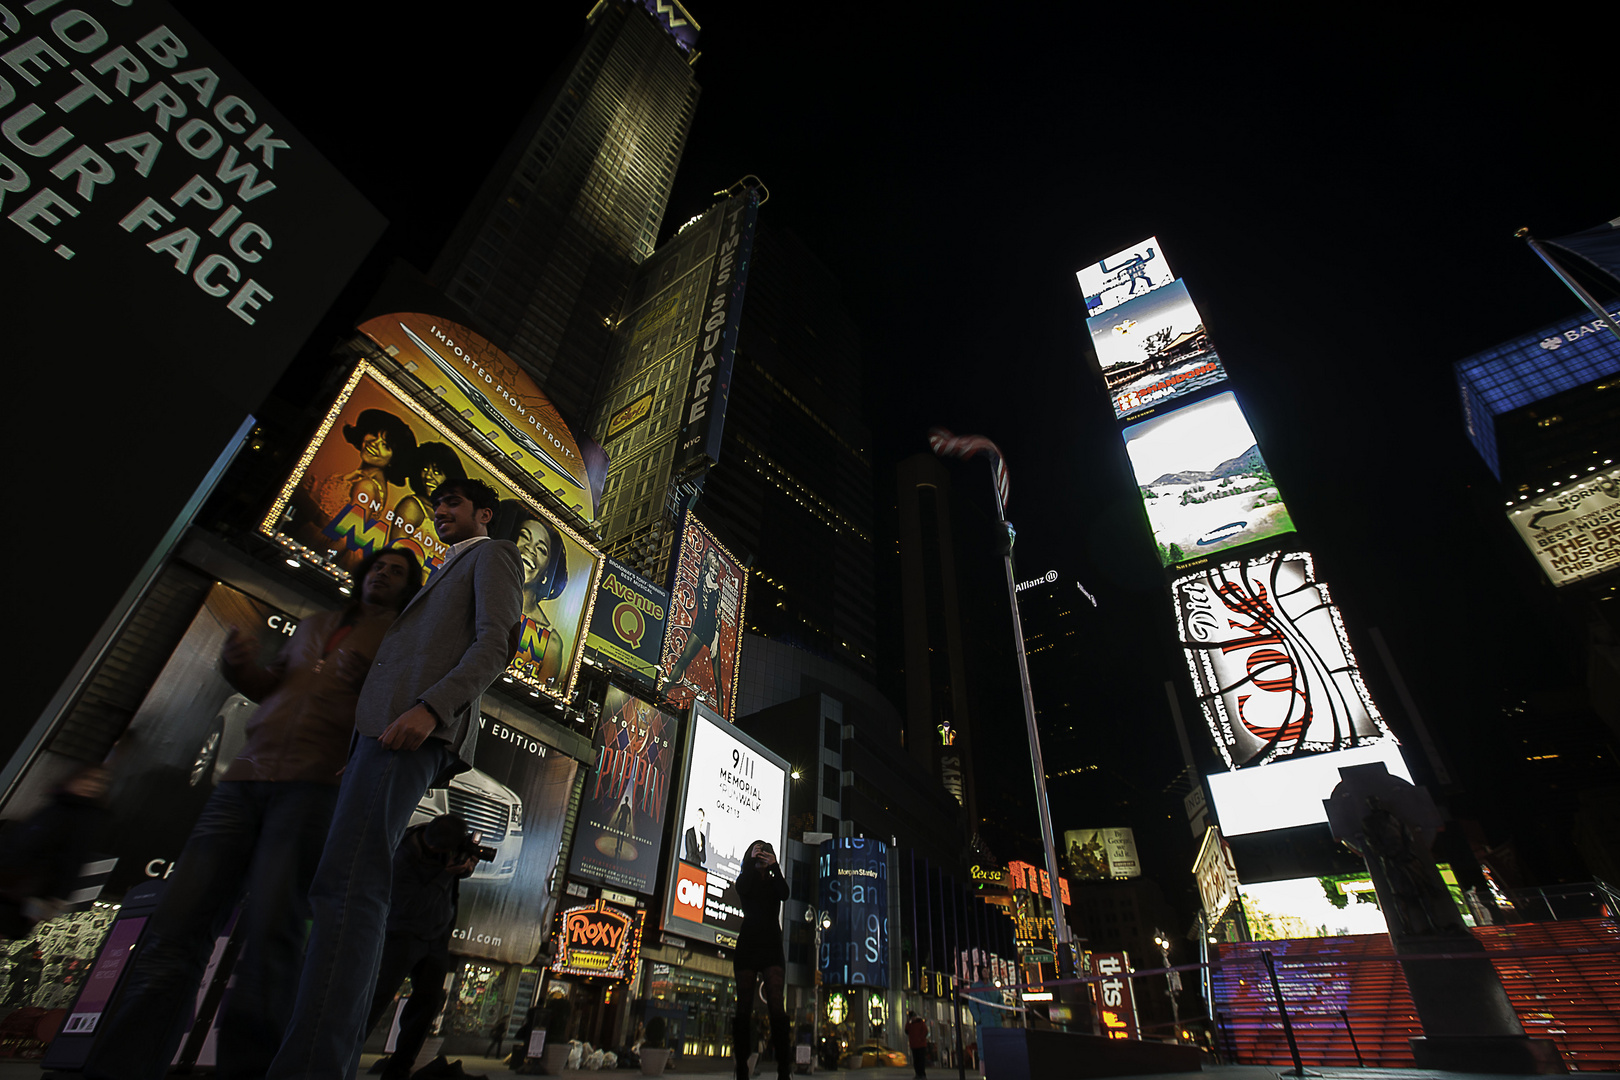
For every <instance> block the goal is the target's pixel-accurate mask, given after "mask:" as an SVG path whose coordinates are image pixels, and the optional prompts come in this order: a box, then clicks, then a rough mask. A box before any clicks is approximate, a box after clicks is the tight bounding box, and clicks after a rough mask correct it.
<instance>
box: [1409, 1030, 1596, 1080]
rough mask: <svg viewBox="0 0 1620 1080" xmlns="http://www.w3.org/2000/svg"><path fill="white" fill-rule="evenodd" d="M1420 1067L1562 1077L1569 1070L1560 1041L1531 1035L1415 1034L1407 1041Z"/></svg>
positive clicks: (1450, 1070)
mask: <svg viewBox="0 0 1620 1080" xmlns="http://www.w3.org/2000/svg"><path fill="white" fill-rule="evenodd" d="M1408 1042H1410V1043H1411V1044H1412V1056H1413V1057H1414V1058H1416V1059H1417V1065H1418V1068H1420V1069H1444V1070H1445V1071H1446V1072H1467V1073H1507V1074H1510V1075H1514V1076H1537V1075H1539V1076H1561V1075H1563V1074H1564V1073H1567V1072H1569V1069H1568V1067H1567V1066H1565V1065H1564V1059H1563V1057H1562V1056H1561V1055H1560V1054H1559V1053H1558V1044H1557V1043H1555V1042H1553V1041H1552V1040H1551V1039H1532V1038H1530V1037H1529V1036H1528V1035H1428V1036H1424V1035H1415V1036H1413V1037H1412V1038H1411V1039H1409V1040H1408Z"/></svg>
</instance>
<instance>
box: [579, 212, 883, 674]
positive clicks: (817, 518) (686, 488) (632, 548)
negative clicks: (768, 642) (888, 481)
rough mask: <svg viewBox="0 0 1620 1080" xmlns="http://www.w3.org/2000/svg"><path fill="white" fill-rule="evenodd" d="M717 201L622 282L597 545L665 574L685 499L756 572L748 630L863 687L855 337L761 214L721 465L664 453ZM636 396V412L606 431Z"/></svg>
mask: <svg viewBox="0 0 1620 1080" xmlns="http://www.w3.org/2000/svg"><path fill="white" fill-rule="evenodd" d="M744 197H746V196H744V195H738V196H734V197H733V199H737V198H744ZM767 197H768V196H767ZM730 201H732V200H728V202H730ZM763 205H764V200H761V206H762V207H763ZM726 206H727V203H721V204H719V205H717V206H716V207H715V208H713V209H711V210H710V211H708V212H707V213H706V214H704V215H702V216H700V217H698V218H695V219H693V221H692V222H689V223H688V224H687V225H686V226H684V227H683V228H682V230H681V231H680V232H679V233H677V234H676V236H675V237H673V238H672V239H671V240H669V241H667V242H666V243H665V244H664V245H663V246H661V247H660V248H659V250H658V252H657V253H656V254H654V256H653V257H652V258H650V259H648V260H647V261H646V262H645V263H644V264H643V265H642V267H641V268H640V270H639V271H638V273H637V275H636V277H635V280H634V282H633V284H632V285H631V287H630V292H629V302H628V303H627V306H626V308H625V311H624V314H623V317H622V318H621V319H620V321H619V324H618V328H617V331H616V336H615V340H614V344H613V348H612V354H611V355H612V359H611V361H610V363H609V365H608V375H607V378H606V379H605V380H604V386H603V388H602V393H601V396H600V398H599V402H598V405H597V407H596V409H595V411H594V413H593V417H592V426H591V428H590V430H591V431H592V433H593V434H594V435H595V437H596V438H597V439H598V440H600V441H602V443H603V445H604V446H605V447H606V448H607V450H608V453H609V455H610V457H611V458H612V459H613V462H614V475H613V477H612V478H611V479H610V480H609V484H608V488H607V491H606V495H605V497H604V500H603V507H604V509H603V514H602V517H603V520H604V524H605V528H604V537H605V541H606V546H607V549H608V551H609V552H610V553H611V554H613V555H614V556H615V557H617V558H620V559H623V560H624V561H625V562H627V563H629V564H630V565H631V566H634V567H636V568H637V569H638V570H639V571H640V572H641V573H643V574H645V575H647V576H649V577H651V578H653V580H662V579H663V578H665V577H666V576H667V575H668V572H669V560H670V558H671V556H672V554H673V547H672V544H673V536H674V525H675V520H676V514H677V513H678V511H679V510H680V508H681V507H682V506H685V505H691V504H693V503H694V502H695V504H696V510H697V514H698V516H699V517H700V518H701V519H702V520H703V522H704V523H705V524H706V525H708V526H710V527H711V528H713V529H714V530H715V532H716V534H717V535H718V536H720V537H721V538H722V540H724V542H725V543H726V544H727V546H728V547H729V548H730V549H731V550H732V551H734V552H735V553H736V554H737V555H738V556H739V557H740V558H743V559H744V560H745V561H748V562H749V563H750V565H751V567H752V569H751V573H752V574H753V580H752V581H751V583H750V589H749V593H750V595H749V605H748V612H747V624H748V630H749V631H750V632H751V633H753V634H759V635H763V636H765V637H769V638H772V639H777V640H781V641H785V642H788V643H791V644H793V645H796V646H799V647H801V648H804V649H807V650H809V651H811V652H814V653H816V654H818V655H821V656H825V657H828V658H831V659H833V660H836V661H838V662H839V663H842V664H845V665H847V666H849V667H850V669H851V670H853V671H854V672H856V673H857V674H859V675H860V676H862V677H863V678H867V679H870V678H871V677H872V676H873V673H874V671H875V668H874V660H873V656H874V653H875V652H876V636H877V634H876V625H875V624H876V614H875V605H874V602H873V591H874V573H875V571H874V554H873V546H872V531H873V527H872V464H871V457H870V454H871V449H870V439H869V429H868V427H867V425H866V421H865V419H864V417H863V415H862V408H861V383H862V370H861V350H860V336H859V334H858V332H857V330H856V328H855V324H854V321H853V320H852V319H851V318H850V316H849V313H848V312H847V310H846V309H845V307H844V305H843V301H842V299H841V296H840V286H839V284H838V281H837V279H836V278H835V277H834V275H833V273H832V271H831V270H830V269H829V268H828V267H827V266H826V265H825V264H823V263H822V262H821V261H820V260H819V259H818V258H817V257H816V256H815V254H814V253H812V252H811V251H810V249H809V248H808V247H806V246H805V244H804V243H803V242H802V241H801V240H800V239H799V238H798V237H796V236H794V235H793V234H792V233H790V232H787V231H785V230H780V229H774V228H772V227H771V225H770V222H769V209H768V208H763V209H761V211H760V216H759V225H758V229H757V232H756V234H755V237H754V242H753V245H752V250H751V252H750V253H749V259H748V267H747V274H748V277H747V289H746V293H745V295H744V297H743V301H742V315H741V325H740V327H739V330H738V335H737V346H736V354H735V359H734V366H733V368H732V376H731V384H730V387H729V400H728V402H727V404H726V406H725V417H724V421H725V422H724V429H723V435H722V439H721V443H720V453H719V458H718V460H717V461H715V462H713V463H708V464H707V467H706V468H705V467H704V463H692V464H689V465H688V466H686V467H683V466H682V462H681V456H680V454H679V452H678V448H677V447H676V446H675V440H676V437H677V435H678V434H679V433H680V430H681V426H682V423H683V420H684V414H685V406H686V404H687V400H686V391H687V382H688V380H687V377H686V376H687V373H688V372H689V371H690V369H691V361H692V356H693V353H694V349H695V344H694V343H695V342H696V341H697V340H699V339H700V338H701V337H702V336H703V327H704V315H705V314H706V312H705V311H704V310H703V309H702V306H701V301H702V298H703V296H704V288H705V280H704V274H703V271H704V270H705V269H706V268H707V267H708V266H709V265H710V264H711V263H712V261H713V259H714V258H715V255H716V251H717V247H716V243H717V241H718V232H717V231H716V226H715V221H716V220H717V218H718V217H719V216H722V215H724V214H725V213H726V209H725V208H726ZM648 394H652V395H653V396H652V399H651V401H650V402H648V403H647V405H646V408H645V411H644V414H643V415H641V416H640V418H639V419H637V420H636V421H635V422H634V424H633V425H632V426H629V427H625V428H622V429H620V428H617V427H616V418H619V417H621V416H623V415H624V413H625V410H626V409H629V408H631V406H633V405H636V404H637V403H638V402H640V401H642V400H643V399H645V398H646V396H647V395H648ZM699 492H701V494H699ZM745 655H746V654H745ZM745 663H746V661H745Z"/></svg>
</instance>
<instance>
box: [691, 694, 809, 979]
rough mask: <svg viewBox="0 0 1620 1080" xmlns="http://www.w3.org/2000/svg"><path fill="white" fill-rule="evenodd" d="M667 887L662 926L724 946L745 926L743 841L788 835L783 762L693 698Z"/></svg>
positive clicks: (778, 842)
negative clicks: (740, 891) (740, 880)
mask: <svg viewBox="0 0 1620 1080" xmlns="http://www.w3.org/2000/svg"><path fill="white" fill-rule="evenodd" d="M685 761H686V766H685V773H684V777H683V780H684V783H683V785H682V790H681V800H680V813H679V815H678V816H677V817H676V831H675V834H674V838H675V852H674V855H673V857H672V858H671V859H670V860H669V877H668V880H667V881H666V883H665V885H666V887H665V890H664V896H665V900H664V930H665V931H667V932H669V933H674V934H680V935H683V936H688V937H695V938H698V939H700V940H703V941H708V942H711V943H713V944H716V945H720V946H722V947H726V948H729V947H731V946H733V945H735V944H736V943H737V931H738V930H739V929H740V928H741V927H742V906H741V904H740V903H739V902H738V897H737V885H736V882H737V873H738V871H739V870H740V869H741V867H742V857H743V855H744V853H745V852H747V850H748V845H749V844H752V843H753V842H754V841H755V840H768V841H770V843H771V845H772V846H773V847H775V848H776V853H777V856H778V857H779V858H780V857H781V855H782V853H783V852H784V851H785V850H786V847H785V845H786V842H787V784H788V766H787V762H786V761H785V760H783V759H782V758H780V757H778V756H777V755H776V754H774V753H772V752H771V751H770V750H767V749H766V748H765V747H764V746H762V745H761V744H760V743H758V742H756V741H754V740H753V739H751V738H749V737H748V736H747V735H745V734H743V733H742V732H741V731H739V730H737V729H736V728H735V727H733V726H732V725H731V724H729V723H727V722H726V721H725V720H723V719H721V718H720V715H719V714H718V713H716V712H715V711H714V710H713V709H710V708H708V707H707V706H705V705H704V704H703V703H702V702H698V703H697V704H695V705H693V706H692V711H691V713H690V719H689V721H688V723H687V731H686V756H685Z"/></svg>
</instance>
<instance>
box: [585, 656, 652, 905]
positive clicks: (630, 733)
mask: <svg viewBox="0 0 1620 1080" xmlns="http://www.w3.org/2000/svg"><path fill="white" fill-rule="evenodd" d="M678 730H679V721H678V720H677V719H676V718H675V717H674V716H672V715H671V714H669V713H666V712H664V711H662V710H661V709H658V708H655V707H654V706H652V705H649V704H647V702H645V701H642V700H641V699H640V698H637V697H633V696H631V695H630V694H629V693H627V692H625V691H624V690H621V689H620V688H619V687H617V686H610V687H608V691H607V696H606V697H605V698H604V699H603V701H602V717H601V719H600V720H599V721H598V722H597V726H596V738H595V743H596V746H595V749H596V764H595V765H594V766H592V768H591V771H590V775H589V776H587V777H586V780H585V792H584V795H583V796H582V797H581V799H580V807H579V824H578V825H577V826H576V829H575V833H574V850H573V855H572V857H571V858H570V860H569V863H568V873H569V874H570V875H572V876H573V877H576V878H579V879H581V880H583V881H594V882H596V883H598V884H600V885H607V886H610V887H612V888H615V889H629V890H631V891H632V892H638V893H643V894H650V893H652V892H653V891H654V889H655V887H656V881H657V878H658V857H659V855H660V854H661V853H662V851H663V837H664V821H665V816H666V811H667V810H668V808H669V791H670V786H671V784H670V781H671V779H672V770H671V768H670V766H671V763H672V762H673V760H674V757H675V746H676V743H677V733H678Z"/></svg>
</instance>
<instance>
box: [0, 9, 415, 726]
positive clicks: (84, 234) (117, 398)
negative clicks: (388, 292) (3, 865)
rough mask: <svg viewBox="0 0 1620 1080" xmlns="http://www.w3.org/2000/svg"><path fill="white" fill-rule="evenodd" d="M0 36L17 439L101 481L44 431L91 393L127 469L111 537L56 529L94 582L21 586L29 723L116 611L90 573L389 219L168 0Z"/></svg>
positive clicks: (100, 453) (137, 556) (85, 452)
mask: <svg viewBox="0 0 1620 1080" xmlns="http://www.w3.org/2000/svg"><path fill="white" fill-rule="evenodd" d="M0 37H3V38H4V42H3V44H0V51H3V52H4V53H5V59H6V62H7V63H6V65H5V66H3V67H0V72H3V73H4V74H3V76H0V117H3V118H4V121H5V134H6V136H7V138H6V139H5V140H4V141H0V267H4V277H5V302H6V310H7V312H8V313H9V314H11V315H12V316H13V317H12V318H10V319H8V321H7V328H6V329H7V336H8V340H7V360H8V369H9V372H10V375H11V381H10V383H9V384H8V390H9V392H10V393H11V395H12V397H13V399H14V400H16V401H19V402H30V403H32V404H33V405H34V408H33V409H32V410H28V411H25V412H24V413H23V414H22V415H23V421H22V427H21V430H14V432H13V436H14V438H16V439H17V440H18V444H19V445H25V444H29V443H33V442H35V441H36V440H40V439H47V438H48V439H49V440H50V445H51V446H52V448H53V449H52V461H53V465H54V467H55V468H56V469H57V470H59V471H60V472H62V473H63V474H64V475H69V476H80V477H87V476H96V475H101V474H103V473H104V472H105V471H106V470H107V465H108V461H109V457H108V455H109V450H108V446H107V445H106V443H105V441H104V440H97V439H61V438H59V437H58V435H57V432H56V429H57V428H58V427H59V426H60V425H61V424H62V423H63V421H62V419H61V415H62V414H61V413H60V412H59V411H58V410H57V409H56V408H55V407H53V406H52V405H51V403H53V402H62V401H66V400H69V399H72V400H94V401H96V402H99V403H103V404H104V405H105V406H106V407H107V408H108V409H109V410H110V412H111V414H112V415H113V416H114V417H115V418H116V425H115V426H116V427H117V428H118V429H119V430H120V431H123V432H124V433H125V434H124V435H122V436H120V437H119V438H118V439H117V444H116V450H115V451H113V452H112V453H113V457H114V458H115V459H116V461H117V471H118V472H119V473H120V474H121V475H123V476H138V477H140V482H139V483H135V484H120V483H103V484H99V485H97V489H96V494H95V501H96V507H97V513H98V515H105V520H109V521H117V522H119V523H120V526H119V538H118V542H117V543H116V544H113V545H108V544H107V543H106V540H105V538H104V537H103V536H102V535H101V534H100V532H99V531H98V530H74V529H67V530H58V533H57V535H56V536H55V538H54V539H53V542H52V543H53V551H54V552H55V554H56V556H58V557H60V558H62V559H63V560H64V561H65V562H66V563H68V564H72V565H77V564H79V563H81V562H83V561H84V560H85V559H86V558H90V557H92V555H93V557H94V559H95V561H96V563H97V567H98V574H97V575H96V579H97V580H96V581H95V582H94V583H93V584H91V583H89V582H84V583H78V582H73V581H64V580H61V579H60V578H52V577H50V576H48V575H46V576H37V575H36V576H34V577H29V576H27V575H24V576H23V578H24V579H23V580H22V581H21V582H20V583H19V585H18V586H17V587H18V588H19V589H20V595H18V596H17V597H16V600H17V602H18V604H19V605H20V606H21V607H22V609H24V610H28V611H30V612H34V613H35V615H33V616H31V617H32V618H33V620H34V622H33V626H32V630H33V632H34V636H35V638H36V640H37V641H39V642H41V643H47V644H42V646H41V647H40V648H38V649H36V650H35V651H34V656H35V658H36V659H34V660H31V661H30V664H31V667H33V668H34V674H35V676H36V677H35V678H33V679H30V680H27V683H28V685H26V686H24V687H23V688H22V700H21V701H20V702H14V705H16V707H17V708H18V709H19V711H20V712H21V713H22V714H23V715H27V716H28V717H29V719H30V720H32V719H33V717H34V716H35V715H38V711H39V709H40V708H41V707H42V706H43V705H44V704H45V700H46V699H47V698H48V697H49V696H50V695H51V693H52V692H53V691H54V690H55V688H56V685H57V684H58V682H59V681H60V680H61V679H62V678H63V677H64V676H65V675H66V674H67V669H68V667H69V666H71V664H72V663H73V661H74V660H75V659H76V658H77V657H78V655H79V653H80V651H81V650H82V649H83V648H84V646H85V645H86V643H87V642H88V641H89V639H90V636H91V635H92V634H93V633H94V631H95V628H96V627H98V626H99V625H100V623H101V621H102V619H103V618H104V617H105V616H106V615H107V613H108V612H109V611H110V610H111V608H112V605H113V603H114V601H115V600H116V599H117V594H118V590H117V589H114V590H111V591H109V590H108V589H107V587H106V583H107V582H109V581H116V582H120V583H122V582H127V581H129V580H130V579H131V578H133V577H134V576H135V575H136V574H137V573H138V572H139V570H140V568H141V566H142V564H143V562H144V561H145V560H146V558H147V556H148V555H149V554H150V553H151V552H152V551H153V550H154V549H155V548H156V547H157V546H158V544H159V542H160V541H161V540H162V538H163V537H164V535H165V532H166V530H167V529H168V528H169V525H170V523H171V522H172V521H174V520H175V518H176V517H177V515H179V514H180V513H181V511H182V509H183V508H184V507H185V506H186V505H187V502H188V500H189V499H190V498H191V496H192V494H193V492H194V491H195V490H196V489H197V487H198V485H199V483H201V482H202V481H203V479H204V478H205V477H206V476H207V475H208V473H209V470H210V469H211V468H212V467H213V465H214V463H215V461H216V460H217V459H218V458H219V457H220V455H221V452H222V451H224V450H225V449H226V448H227V445H228V444H229V443H230V442H231V440H232V437H233V435H234V434H235V433H236V432H237V431H238V429H239V428H240V427H241V426H242V425H243V422H244V421H245V420H246V419H247V418H248V417H249V415H250V414H252V413H254V411H255V410H257V409H258V408H259V405H260V402H261V401H262V400H263V399H264V397H265V395H266V393H267V392H268V391H269V389H270V387H271V386H272V385H274V383H275V382H276V380H277V379H278V378H279V377H280V376H281V375H282V373H283V372H284V371H285V370H286V367H287V365H288V363H289V362H290V361H291V359H292V357H293V355H294V353H295V352H296V351H297V350H298V349H299V348H300V347H301V346H302V345H303V343H304V342H305V340H306V339H307V338H308V337H309V335H310V333H311V331H313V330H314V328H315V325H316V323H317V322H318V320H319V319H320V318H321V317H322V316H323V315H324V314H325V312H326V311H327V309H328V307H329V306H330V305H331V303H332V302H333V300H334V299H335V298H336V297H337V295H338V293H339V292H340V291H341V290H342V288H343V287H344V286H345V285H346V283H347V282H348V280H349V277H350V275H351V274H352V273H353V272H354V270H355V269H356V267H358V265H359V264H360V261H361V260H362V259H363V258H364V257H365V255H366V253H367V251H369V250H370V248H371V246H372V244H373V243H374V242H375V241H376V239H377V237H378V236H380V235H381V233H382V230H383V227H384V225H385V222H384V220H383V218H382V217H381V216H380V215H379V214H378V213H377V212H376V211H375V210H374V209H373V208H372V207H371V206H370V205H369V204H368V203H367V202H366V201H365V199H364V198H362V197H361V196H360V194H359V193H358V192H357V191H356V190H355V189H354V187H353V186H352V185H350V184H349V183H348V182H347V181H345V180H344V179H343V177H342V176H341V175H340V174H339V173H338V172H337V170H336V169H334V168H333V167H332V165H331V164H330V163H329V162H327V161H326V160H325V159H324V158H323V157H322V156H321V154H320V153H319V152H318V151H317V150H316V149H315V147H313V146H312V145H311V144H310V143H309V142H308V141H307V140H306V139H304V138H303V137H302V136H300V134H299V133H298V132H297V131H295V130H294V129H293V128H292V126H291V125H290V124H289V123H288V122H287V120H286V118H285V117H283V116H282V115H281V114H280V112H278V111H277V110H276V108H275V107H274V106H273V105H272V104H271V103H270V101H269V100H268V99H266V98H265V97H264V96H263V95H262V94H260V93H259V92H258V91H257V90H255V89H254V88H253V87H252V86H251V85H249V83H248V82H247V80H246V79H245V78H243V76H242V74H241V73H240V72H239V71H237V70H236V69H235V68H234V67H233V66H232V65H231V64H230V63H229V62H228V61H227V60H226V59H225V57H224V56H222V55H221V54H220V53H219V52H218V51H217V50H215V49H214V48H213V47H212V46H211V45H210V44H209V43H208V42H207V41H206V40H204V39H203V38H202V36H201V35H200V34H198V33H197V31H196V30H195V29H194V28H193V27H191V26H190V25H189V24H188V23H187V22H186V21H185V20H184V19H182V18H180V16H179V15H178V14H177V13H176V12H175V10H174V8H173V7H172V6H171V5H169V4H167V3H164V2H162V0H120V2H118V3H110V4H109V3H98V4H95V5H81V6H73V5H66V4H56V3H27V4H19V3H12V4H7V5H5V6H4V7H0ZM289 59H290V60H291V59H292V58H289ZM145 417H150V418H172V420H173V422H154V423H145V424H143V423H142V422H141V420H142V418H145ZM132 431H138V435H132V434H130V432H132ZM18 727H20V728H21V730H24V731H25V730H27V729H26V726H25V725H18ZM8 749H9V743H6V742H4V741H0V754H3V753H4V752H5V751H6V750H8Z"/></svg>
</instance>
